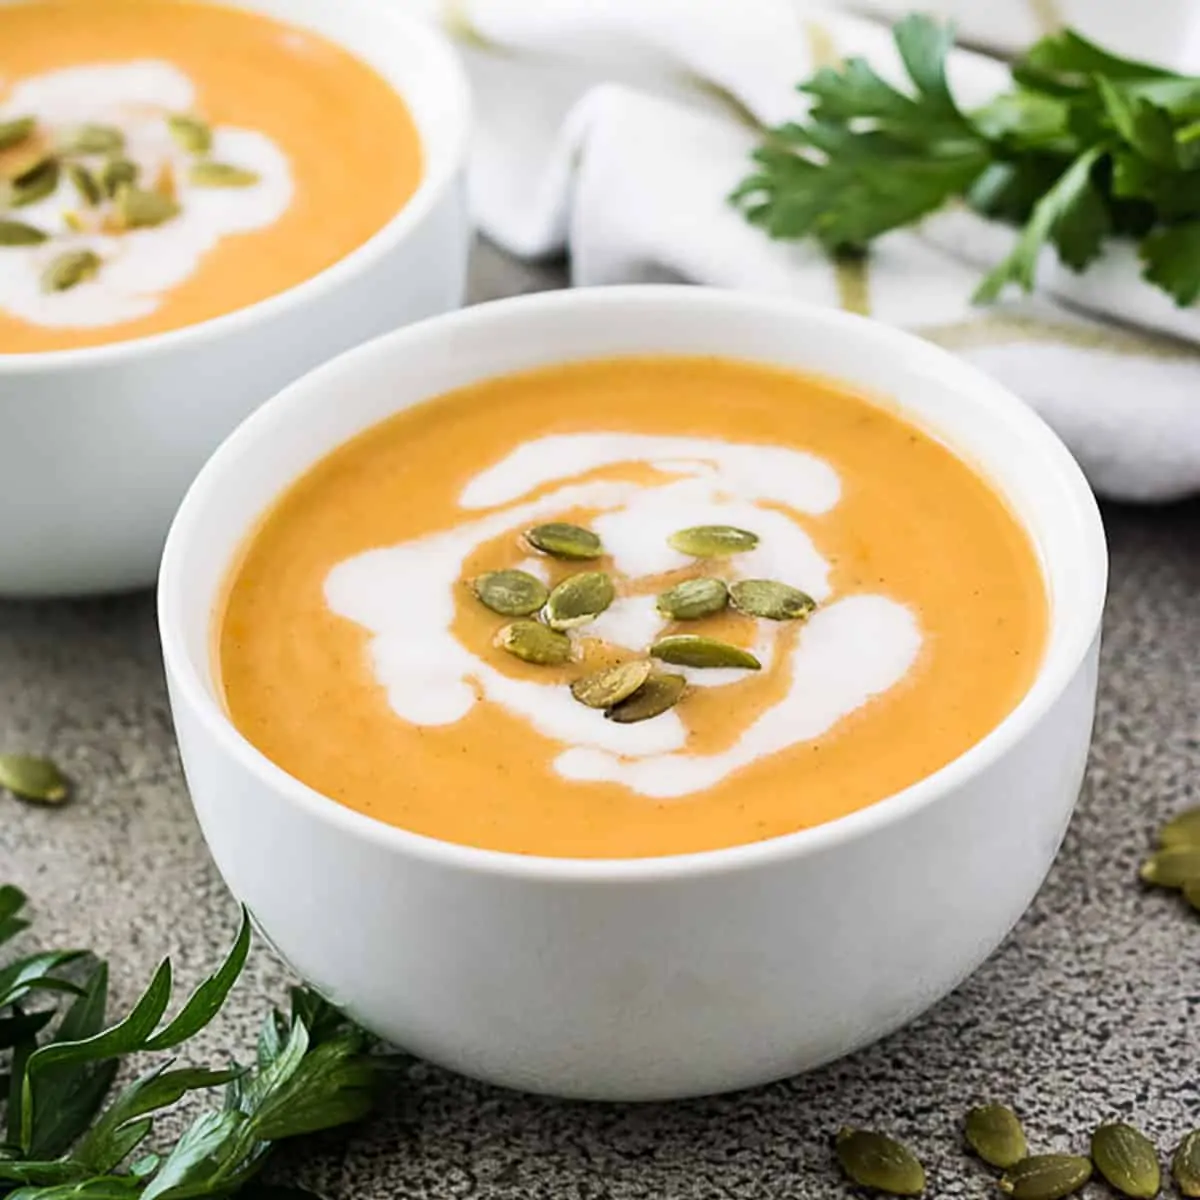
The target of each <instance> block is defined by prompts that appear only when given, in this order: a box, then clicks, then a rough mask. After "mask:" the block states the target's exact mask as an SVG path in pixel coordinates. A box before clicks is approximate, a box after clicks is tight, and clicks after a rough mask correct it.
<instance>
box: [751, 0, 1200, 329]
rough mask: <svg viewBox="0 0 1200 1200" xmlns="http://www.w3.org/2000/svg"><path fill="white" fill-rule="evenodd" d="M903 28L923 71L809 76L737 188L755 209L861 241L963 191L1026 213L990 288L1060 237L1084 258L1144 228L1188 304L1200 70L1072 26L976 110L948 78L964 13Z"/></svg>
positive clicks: (996, 288)
mask: <svg viewBox="0 0 1200 1200" xmlns="http://www.w3.org/2000/svg"><path fill="white" fill-rule="evenodd" d="M893 33H894V38H895V42H896V47H897V49H898V50H899V53H900V58H901V60H902V61H903V64H904V68H905V71H906V72H907V74H908V78H909V81H910V85H911V86H910V87H908V88H907V89H905V90H901V89H899V88H895V87H893V86H892V85H891V84H890V83H888V82H887V81H885V80H884V79H882V78H881V77H880V76H879V75H878V74H877V73H876V72H875V70H874V69H873V68H872V67H871V66H870V65H868V63H866V62H865V61H864V60H863V59H860V58H852V59H849V60H847V61H846V62H844V63H843V64H842V65H841V66H839V67H837V68H833V67H826V68H824V69H822V70H820V71H818V72H817V73H816V74H815V75H814V76H813V77H812V78H811V79H809V80H808V81H807V82H805V83H802V84H801V85H800V87H799V90H800V91H801V92H803V93H805V94H806V95H808V96H809V97H811V98H812V101H811V107H810V109H809V113H808V116H807V118H806V119H805V120H804V121H802V122H797V123H794V124H788V125H784V126H782V127H780V128H777V129H774V130H772V131H771V132H770V133H769V134H768V136H767V138H766V141H765V142H764V143H763V144H762V145H761V146H760V147H759V149H758V150H757V151H756V152H755V155H754V158H755V160H756V163H757V169H756V170H755V172H754V173H753V174H752V175H750V176H749V177H748V178H747V179H746V180H744V181H743V183H742V184H741V185H740V186H739V187H738V189H737V191H736V192H734V194H733V197H732V198H733V201H734V203H735V204H737V205H738V206H739V207H740V208H741V209H742V210H743V212H744V213H745V215H746V217H747V218H748V219H749V220H750V221H751V222H753V223H754V224H756V225H758V226H760V227H761V228H762V229H763V230H765V231H766V233H768V234H769V235H770V236H771V237H773V238H787V239H806V238H812V239H815V240H816V241H818V242H819V243H820V244H821V245H822V246H824V247H825V249H826V250H828V251H829V252H831V253H833V254H842V253H847V252H850V253H860V252H862V251H863V250H865V249H866V248H867V246H868V245H869V244H870V243H871V242H872V241H873V240H874V239H876V238H878V237H880V236H881V235H883V234H885V233H887V232H889V231H890V230H893V229H898V228H901V227H903V226H907V225H912V224H914V223H916V222H918V221H920V220H921V219H922V218H924V217H926V216H928V215H930V214H931V213H934V212H937V211H938V210H939V209H941V208H943V207H944V206H946V205H947V204H949V203H950V202H951V201H955V200H962V201H965V202H966V203H967V204H968V205H970V206H971V207H972V208H973V209H974V210H975V211H977V212H979V213H981V214H982V215H984V216H986V217H991V218H995V219H998V220H1003V221H1007V222H1010V223H1012V224H1016V225H1019V226H1021V227H1022V231H1021V235H1020V238H1019V239H1018V241H1017V244H1016V246H1015V247H1014V249H1013V251H1012V253H1011V254H1010V255H1009V256H1008V258H1006V259H1005V260H1004V261H1003V262H1002V263H1000V264H999V265H998V266H997V267H996V268H995V269H994V270H993V271H991V272H990V273H989V274H988V276H987V277H986V278H985V279H984V281H983V283H982V284H981V285H980V287H979V290H978V292H977V294H976V299H977V300H979V301H980V302H988V301H992V300H995V299H997V298H998V297H999V296H1000V295H1001V294H1002V293H1003V292H1004V290H1005V289H1006V288H1007V287H1008V286H1010V285H1016V286H1017V287H1020V288H1022V289H1024V290H1026V291H1029V290H1031V289H1032V288H1033V286H1034V282H1035V276H1036V271H1037V264H1038V260H1039V258H1040V256H1041V254H1042V251H1043V249H1044V248H1045V247H1046V246H1048V245H1049V246H1052V247H1053V248H1054V250H1055V251H1056V252H1057V254H1058V257H1059V258H1060V259H1061V261H1062V262H1063V263H1065V264H1066V265H1067V266H1068V267H1070V268H1071V269H1072V270H1075V271H1082V270H1084V269H1085V268H1086V267H1088V266H1089V265H1090V264H1091V263H1093V262H1095V261H1096V260H1097V259H1098V258H1099V257H1100V256H1101V255H1102V254H1103V253H1104V249H1105V247H1106V245H1107V244H1108V242H1109V240H1110V239H1112V238H1127V239H1133V240H1135V241H1136V242H1137V243H1138V251H1139V254H1140V257H1141V260H1142V263H1143V266H1144V275H1145V278H1146V279H1147V280H1149V281H1150V282H1151V283H1153V284H1155V285H1157V286H1158V287H1160V288H1162V289H1163V290H1164V291H1166V292H1168V293H1169V294H1170V295H1171V296H1172V297H1173V298H1174V299H1175V301H1176V303H1177V304H1179V305H1181V306H1187V305H1191V304H1193V303H1194V302H1195V301H1196V300H1197V299H1198V298H1200V78H1192V77H1188V76H1184V75H1178V74H1175V73H1174V72H1171V71H1167V70H1163V69H1161V68H1159V67H1155V66H1152V65H1150V64H1148V63H1140V62H1134V61H1131V60H1129V59H1124V58H1119V57H1117V56H1116V55H1113V54H1109V53H1108V52H1107V51H1105V50H1103V49H1101V48H1100V47H1099V46H1096V45H1094V44H1093V43H1091V42H1089V41H1088V40H1087V39H1085V38H1083V37H1081V36H1080V35H1079V34H1077V33H1073V32H1071V31H1069V30H1067V31H1063V32H1061V33H1058V34H1055V35H1053V36H1051V37H1048V38H1045V39H1043V40H1042V41H1040V42H1038V43H1037V44H1036V45H1035V46H1034V47H1033V48H1032V49H1031V50H1030V51H1029V52H1028V53H1027V54H1026V55H1025V57H1024V58H1023V59H1021V60H1020V61H1019V62H1018V63H1017V64H1016V65H1015V66H1014V67H1013V70H1012V76H1013V82H1014V85H1015V86H1014V87H1013V89H1012V90H1011V91H1008V92H1005V93H1003V94H1002V95H1000V96H998V97H997V98H996V99H995V100H993V101H992V102H991V103H990V104H988V105H987V106H986V107H984V108H982V109H978V110H975V111H972V112H964V111H963V110H962V109H961V108H960V107H959V106H958V104H957V103H956V102H955V100H954V97H953V95H952V94H951V91H950V88H949V86H948V84H947V81H946V59H947V56H948V54H949V52H950V49H951V47H952V45H953V30H952V28H951V27H950V26H947V25H945V24H942V23H940V22H938V21H936V20H933V19H931V18H929V17H925V16H919V15H915V16H910V17H906V18H905V19H904V20H902V21H901V22H899V24H897V25H896V27H895V29H894V31H893Z"/></svg>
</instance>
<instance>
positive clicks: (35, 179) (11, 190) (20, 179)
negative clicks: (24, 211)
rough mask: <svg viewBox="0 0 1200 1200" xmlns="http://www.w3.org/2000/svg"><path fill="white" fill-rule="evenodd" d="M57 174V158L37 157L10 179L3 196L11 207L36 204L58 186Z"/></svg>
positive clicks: (50, 194)
mask: <svg viewBox="0 0 1200 1200" xmlns="http://www.w3.org/2000/svg"><path fill="white" fill-rule="evenodd" d="M58 176H59V164H58V159H57V158H39V159H38V160H37V161H36V162H35V163H33V164H31V165H30V166H28V167H26V168H25V169H24V170H23V171H22V172H21V173H20V174H19V175H17V176H16V177H15V178H14V179H12V180H11V181H10V183H9V184H8V187H7V189H6V197H5V198H6V199H7V201H8V203H9V205H10V206H11V207H13V208H23V207H24V206H25V205H27V204H36V203H37V202H38V201H39V200H44V199H45V198H46V197H47V196H52V195H53V194H54V191H55V189H56V188H57V187H58Z"/></svg>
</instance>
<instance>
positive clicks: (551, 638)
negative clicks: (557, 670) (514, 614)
mask: <svg viewBox="0 0 1200 1200" xmlns="http://www.w3.org/2000/svg"><path fill="white" fill-rule="evenodd" d="M496 645H497V646H499V647H500V648H501V649H502V650H507V651H508V652H509V654H511V655H512V656H513V657H514V658H519V659H520V660H521V661H522V662H527V663H533V664H534V665H535V666H539V667H561V666H562V665H563V664H564V663H567V662H570V661H571V639H570V638H569V637H567V635H566V634H565V633H559V632H558V631H557V630H555V629H547V628H546V626H545V625H542V624H541V623H540V622H538V621H513V623H512V624H511V625H505V626H504V628H503V629H501V630H500V632H499V633H498V634H497V635H496Z"/></svg>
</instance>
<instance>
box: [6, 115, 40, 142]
mask: <svg viewBox="0 0 1200 1200" xmlns="http://www.w3.org/2000/svg"><path fill="white" fill-rule="evenodd" d="M36 128H37V121H35V120H34V118H33V117H17V118H16V120H13V121H0V150H11V149H12V148H13V147H14V146H19V145H20V144H21V143H22V142H23V141H25V139H26V138H28V137H31V136H32V135H33V131H34V130H35V129H36Z"/></svg>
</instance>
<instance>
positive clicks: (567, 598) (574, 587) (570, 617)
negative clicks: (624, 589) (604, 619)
mask: <svg viewBox="0 0 1200 1200" xmlns="http://www.w3.org/2000/svg"><path fill="white" fill-rule="evenodd" d="M616 595H617V589H616V588H615V587H614V586H613V581H612V579H611V578H610V577H609V576H608V575H606V574H605V573H604V572H603V571H584V572H582V573H581V574H579V575H569V576H568V577H567V578H566V579H564V580H563V581H562V583H560V584H559V585H558V586H557V587H556V588H555V589H554V590H553V591H552V592H551V593H550V598H549V599H548V600H547V601H546V612H545V618H546V624H547V625H549V626H550V628H551V629H574V628H575V627H576V626H577V625H586V624H587V623H588V622H589V621H594V620H595V619H596V618H597V617H598V616H599V615H600V614H601V613H602V612H604V610H605V609H606V608H608V606H609V605H610V604H612V602H613V600H615V599H616Z"/></svg>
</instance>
